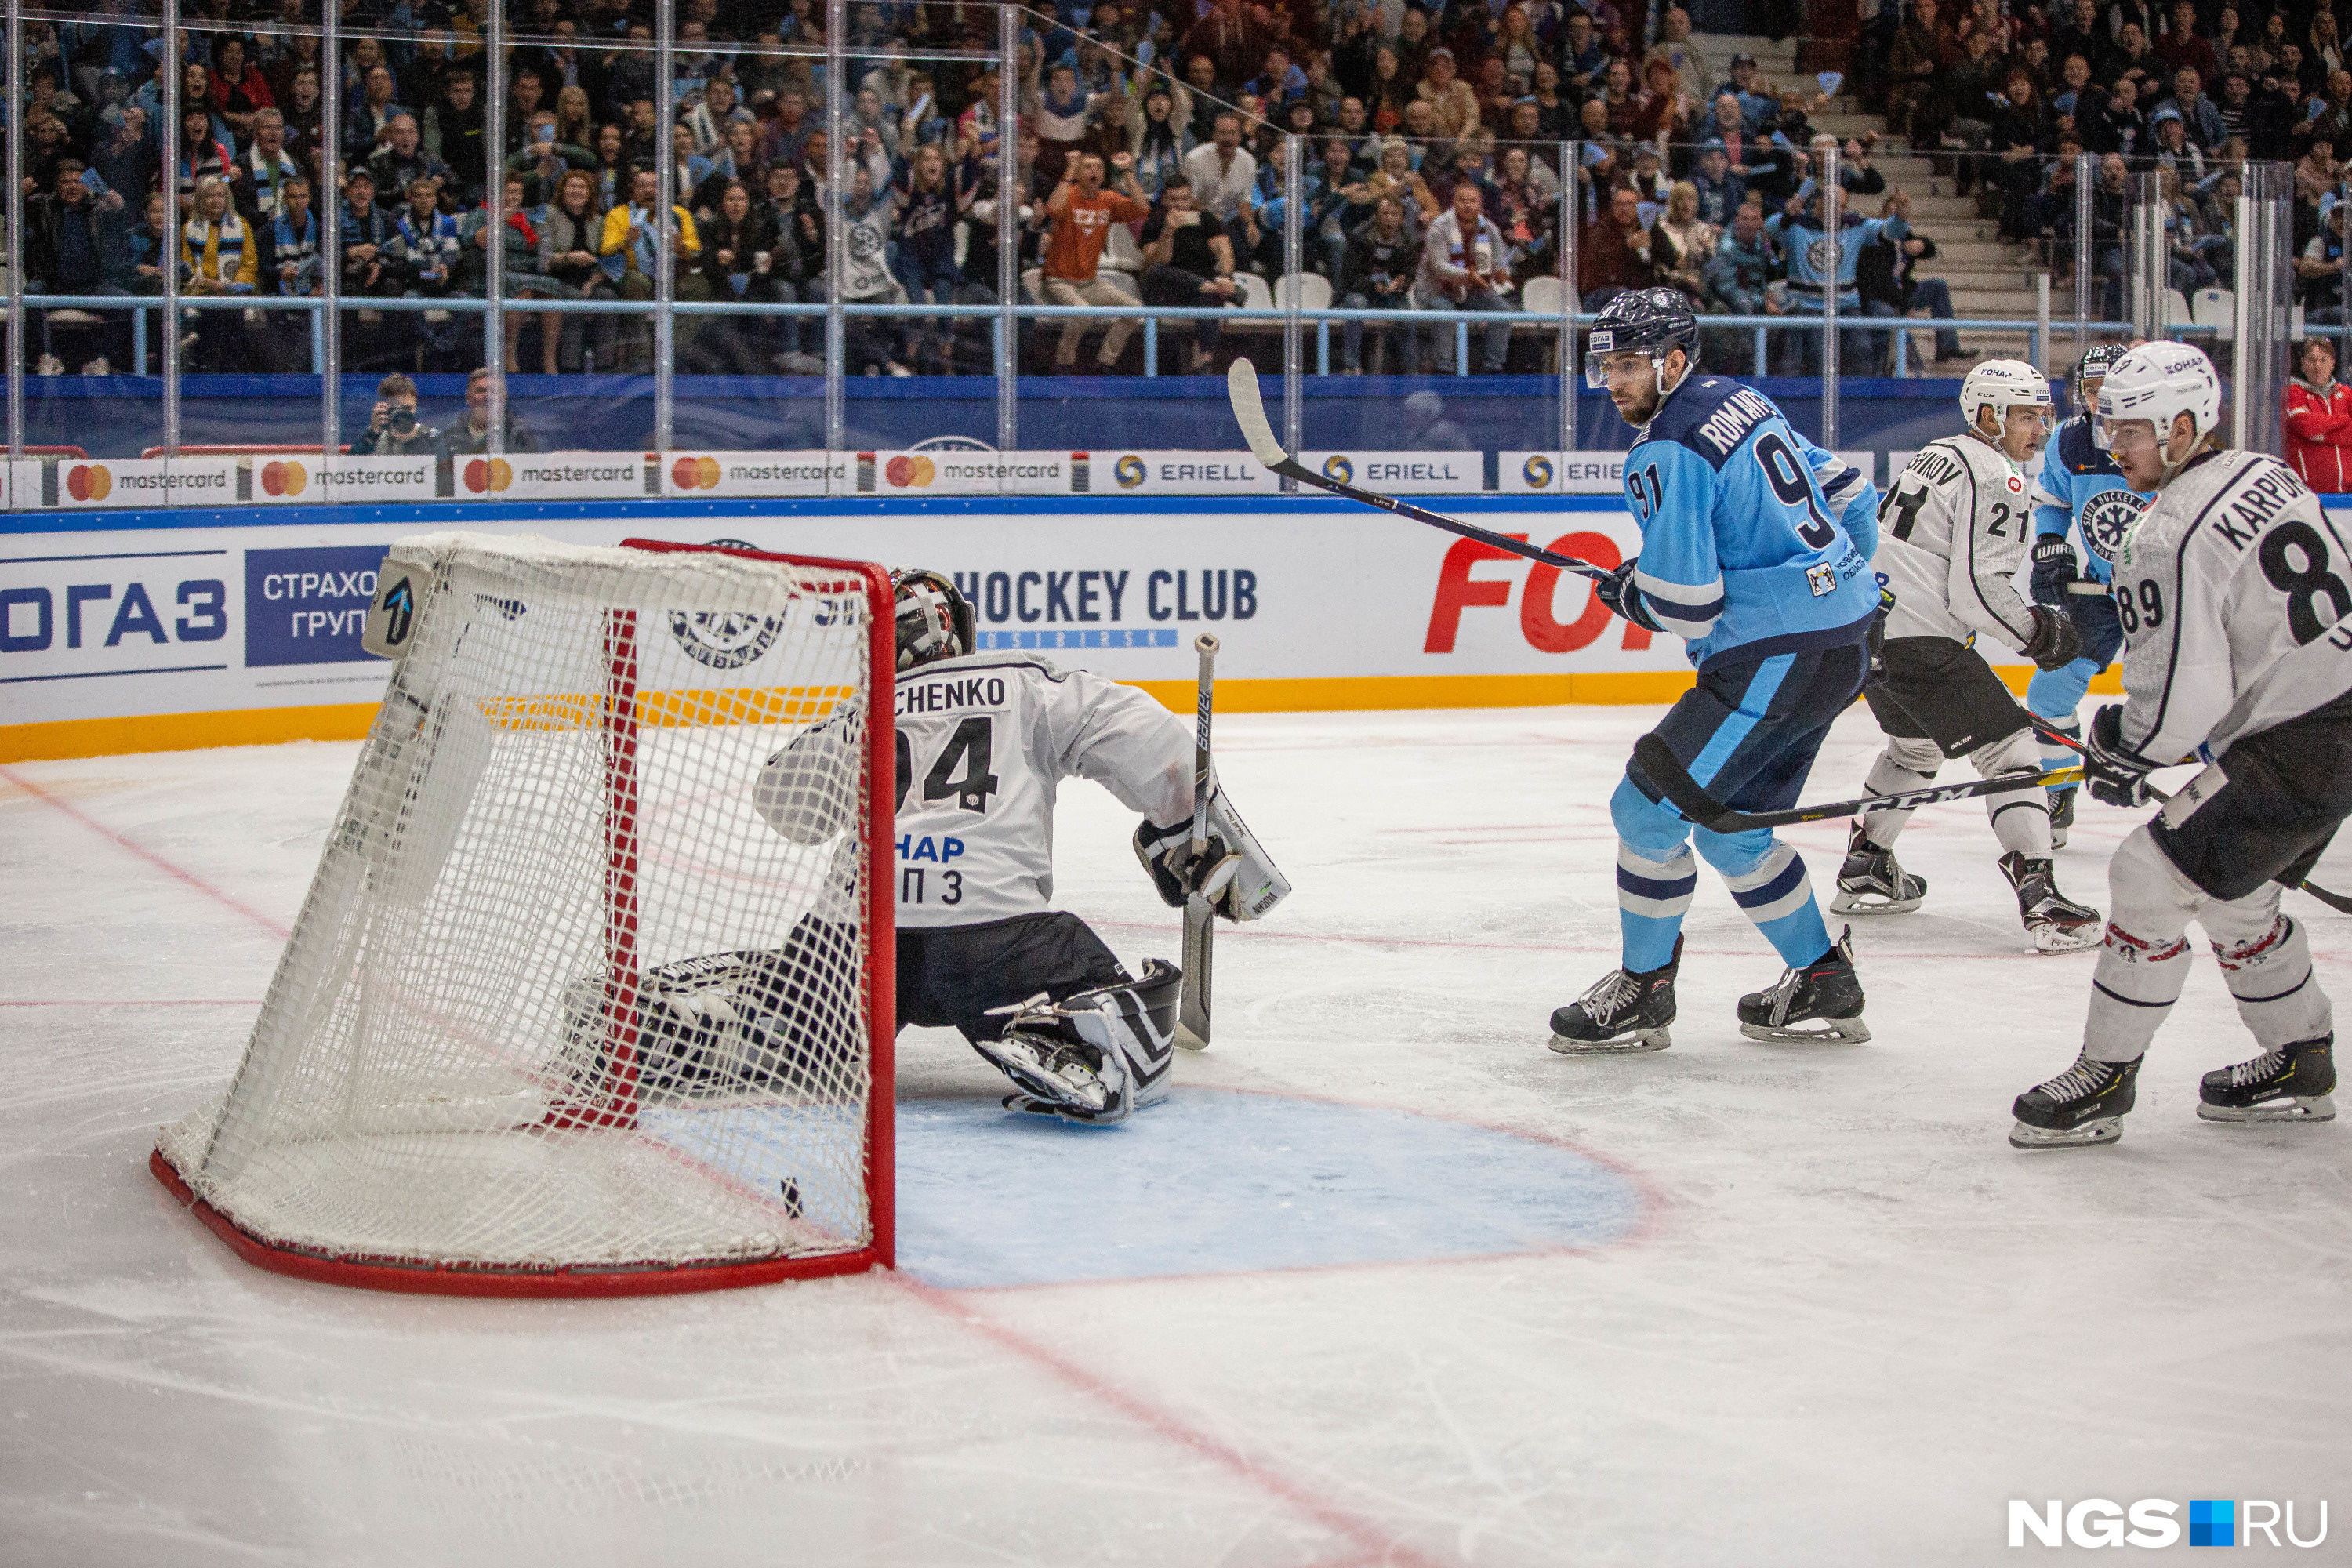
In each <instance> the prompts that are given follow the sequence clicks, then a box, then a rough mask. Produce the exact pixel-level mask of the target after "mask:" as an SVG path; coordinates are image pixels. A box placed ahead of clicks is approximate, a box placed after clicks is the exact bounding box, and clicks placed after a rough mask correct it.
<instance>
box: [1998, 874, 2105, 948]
mask: <svg viewBox="0 0 2352 1568" xmlns="http://www.w3.org/2000/svg"><path fill="white" fill-rule="evenodd" d="M2000 874H2001V875H2002V876H2004V877H2006V878H2008V879H2009V885H2010V886H2011V887H2012V888H2015V889H2017V912H2018V915H2019V917H2020V918H2021V919H2022V920H2023V921H2025V934H2026V935H2028V936H2030V937H2032V939H2033V946H2034V949H2035V951H2037V952H2082V951H2083V950H2084V948H2086V947H2096V946H2098V945H2099V938H2100V933H2101V931H2103V930H2104V929H2105V928H2104V926H2103V924H2102V922H2101V921H2100V920H2099V911H2098V910H2095V909H2093V908H2091V907H2090V906H2089V905H2088V904H2078V903H2076V902H2075V901H2074V900H2072V899H2070V898H2068V897H2067V896H2066V895H2065V894H2063V893H2062V892H2060V891H2059V890H2058V875H2057V870H2056V868H2055V867H2053V865H2052V864H2051V862H2049V861H2047V860H2028V859H2027V858H2025V857H2024V856H2023V855H2022V854H2021V853H2019V852H2018V851H2017V850H2014V849H2012V850H2011V851H2010V852H2009V853H2008V854H2006V855H2004V856H2002V857H2001V858H2000Z"/></svg>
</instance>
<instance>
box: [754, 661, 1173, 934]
mask: <svg viewBox="0 0 2352 1568" xmlns="http://www.w3.org/2000/svg"><path fill="white" fill-rule="evenodd" d="M897 727H898V783H897V788H898V813H897V816H898V820H897V828H896V831H897V850H898V855H897V867H898V883H897V888H896V892H897V896H898V924H899V925H900V926H901V927H902V928H908V927H919V928H928V927H936V926H961V925H975V924H978V923H980V922H982V921H998V920H1004V919H1007V918H1009V917H1011V916H1014V915H1027V914H1035V913H1037V912H1039V911H1040V910H1045V908H1046V907H1048V905H1050V904H1051V902H1052V901H1053V897H1054V800H1055V790H1056V788H1057V787H1058V786H1059V784H1060V783H1061V781H1062V780H1064V779H1066V778H1084V779H1091V780H1093V781H1094V782H1095V783H1097V784H1101V785H1102V786H1103V787H1104V788H1106V789H1108V790H1109V791H1110V793H1111V794H1112V795H1116V796H1117V797H1118V800H1119V801H1120V803H1121V804H1123V805H1127V806H1129V808H1131V809H1133V810H1135V811H1139V812H1140V813H1142V814H1143V816H1146V817H1147V818H1149V819H1150V820H1151V821H1153V822H1176V821H1180V820H1182V819H1185V818H1188V817H1190V816H1192V732H1191V731H1189V730H1187V729H1186V728H1185V726H1184V724H1183V722H1182V721H1181V720H1179V719H1178V718H1177V717H1176V716H1175V715H1174V714H1173V713H1171V712H1170V711H1168V710H1167V709H1165V708H1163V707H1161V706H1160V704H1159V703H1158V702H1156V701H1154V700H1152V699H1151V698H1150V697H1147V696H1145V695H1144V694H1143V693H1142V692H1140V691H1139V690H1137V689H1134V688H1133V687H1129V686H1121V685H1118V683H1117V682H1115V681H1111V680H1107V679H1104V678H1103V677H1101V676H1099V675H1096V674H1094V673H1092V672H1091V671H1088V670H1083V669H1072V670H1064V669H1058V668H1055V666H1054V665H1053V664H1051V663H1050V662H1048V661H1047V660H1045V659H1042V658H1034V657H1032V656H1027V655H1020V654H988V653H984V654H971V655H967V656H966V657H964V658H943V659H939V660H936V661H934V662H932V663H929V664H925V665H920V666H919V667H917V668H914V669H910V670H906V671H903V672H902V673H901V674H900V675H899V677H898V717H897ZM841 751H842V748H841V747H840V745H839V743H838V742H836V741H835V740H834V739H833V737H832V735H831V734H830V732H829V729H828V727H827V726H825V725H819V726H817V727H816V728H815V729H814V730H812V731H809V732H808V733H806V734H804V735H803V736H801V737H800V738H799V739H798V740H796V741H795V742H793V744H791V745H789V746H787V747H785V748H784V750H782V752H778V753H777V754H776V755H775V756H774V757H772V758H771V759H769V762H768V765H767V766H766V767H765V768H764V769H762V770H761V774H760V780H759V784H758V785H757V787H756V789H755V791H754V793H753V796H752V799H753V804H754V805H756V806H757V807H758V808H759V811H760V814H761V816H764V817H766V818H767V820H768V822H769V823H770V825H771V826H773V827H774V828H775V829H776V830H777V831H778V832H779V833H782V834H783V835H784V836H785V837H788V838H793V839H795V840H797V841H799V842H803V843H811V842H822V841H823V840H824V838H826V837H831V836H832V835H833V833H834V832H835V831H838V830H839V829H840V825H841V824H843V823H844V822H845V820H846V817H847V814H848V813H849V812H851V811H853V810H855V808H856V807H855V803H854V800H853V799H850V798H847V797H846V796H845V795H844V792H843V788H842V784H841V782H840V781H845V780H848V779H853V778H854V777H855V776H856V775H855V771H854V769H853V768H850V767H848V766H846V765H845V763H846V759H844V758H842V757H841V756H840V754H839V753H840V752H841Z"/></svg>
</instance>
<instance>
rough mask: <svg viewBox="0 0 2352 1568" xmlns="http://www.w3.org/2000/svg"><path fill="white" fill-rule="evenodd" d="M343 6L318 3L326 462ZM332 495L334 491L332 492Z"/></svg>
mask: <svg viewBox="0 0 2352 1568" xmlns="http://www.w3.org/2000/svg"><path fill="white" fill-rule="evenodd" d="M342 20H343V19H342V6H341V5H340V4H339V3H338V0H321V4H320V7H319V22H320V27H319V132H320V134H319V190H318V192H317V194H316V195H313V196H312V198H311V200H310V210H311V211H312V212H314V213H316V214H317V215H318V217H319V298H320V305H319V312H318V321H319V456H320V459H321V467H324V466H326V464H327V463H328V462H331V460H332V459H333V458H335V457H336V456H337V455H339V454H340V453H341V451H342V447H343V318H342V313H341V311H340V310H337V309H336V307H337V306H338V305H340V304H341V302H342V297H343V200H342V197H341V195H338V194H337V193H338V192H339V191H340V190H341V185H340V184H338V183H337V181H336V172H337V165H339V164H340V163H341V162H342V161H343V151H342V141H343V65H342V43H343V36H342V35H343V27H342ZM328 499H330V500H332V499H333V492H332V491H331V490H330V491H329V492H328Z"/></svg>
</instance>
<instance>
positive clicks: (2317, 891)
mask: <svg viewBox="0 0 2352 1568" xmlns="http://www.w3.org/2000/svg"><path fill="white" fill-rule="evenodd" d="M2029 717H2030V718H2031V719H2032V724H2033V732H2034V733H2035V734H2037V735H2040V736H2041V737H2042V739H2043V740H2045V741H2051V742H2055V743H2057V744H2058V745H2061V746H2063V747H2065V748H2066V749H2067V750H2068V751H2070V752H2074V754H2075V755H2076V756H2082V757H2087V756H2089V755H2090V754H2091V752H2090V748H2089V747H2087V746H2085V745H2084V744H2083V742H2080V741H2078V740H2076V739H2075V738H2074V736H2072V735H2069V734H2067V733H2065V732H2064V731H2060V730H2055V729H2053V728H2051V726H2049V725H2048V724H2045V723H2043V722H2042V719H2041V716H2040V715H2038V714H2034V715H2029ZM2146 787H2147V797H2148V798H2149V799H2150V800H2153V801H2157V802H2158V803H2162V802H2166V801H2169V800H2170V799H2171V798H2172V797H2171V796H2170V795H2167V794H2166V793H2165V792H2164V791H2162V790H2160V789H2158V788H2157V787H2156V786H2155V785H2154V784H2148V785H2147V786H2146ZM2280 886H2281V887H2286V888H2294V889H2300V890H2301V891H2303V892H2306V893H2309V894H2310V895H2311V896H2312V897H2313V898H2315V899H2317V900H2319V901H2320V902H2321V903H2323V904H2326V906H2327V907H2328V908H2329V909H2331V910H2337V911H2338V912H2340V913H2343V914H2347V915H2352V898H2347V897H2345V896H2344V895H2343V894H2342V893H2336V892H2330V891H2329V890H2328V889H2326V888H2322V887H2319V886H2316V885H2315V884H2314V883H2310V882H2282V883H2281V884H2280Z"/></svg>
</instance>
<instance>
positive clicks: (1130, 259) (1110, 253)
mask: <svg viewBox="0 0 2352 1568" xmlns="http://www.w3.org/2000/svg"><path fill="white" fill-rule="evenodd" d="M1103 265H1104V266H1105V267H1108V268H1110V269H1111V270H1112V271H1114V272H1125V273H1128V274H1129V275H1130V276H1133V277H1137V278H1140V277H1142V276H1143V266H1144V263H1143V247H1141V246H1139V245H1138V244H1137V243H1136V242H1135V231H1134V230H1132V229H1130V228H1129V227H1128V226H1127V225H1125V224H1123V223H1115V224H1113V225H1111V226H1110V237H1109V239H1108V241H1106V242H1105V243H1104V246H1103Z"/></svg>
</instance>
